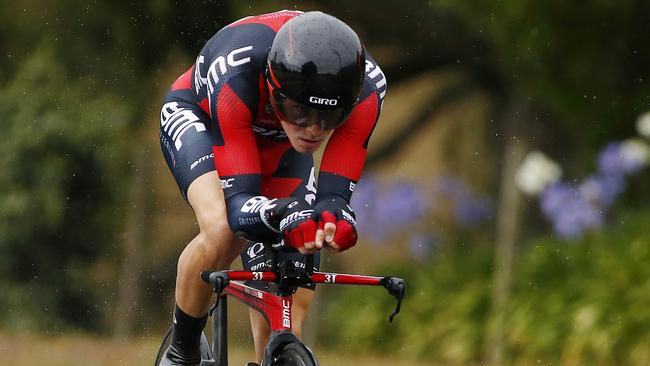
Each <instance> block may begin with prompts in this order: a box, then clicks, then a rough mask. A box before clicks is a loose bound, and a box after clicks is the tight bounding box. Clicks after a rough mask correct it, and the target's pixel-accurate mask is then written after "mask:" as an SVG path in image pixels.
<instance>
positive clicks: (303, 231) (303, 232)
mask: <svg viewBox="0 0 650 366" xmlns="http://www.w3.org/2000/svg"><path fill="white" fill-rule="evenodd" d="M283 200H285V199H283ZM283 211H284V212H283V213H282V219H281V220H280V224H279V227H278V230H279V231H280V233H282V238H283V239H284V243H285V244H286V245H289V246H291V247H292V248H294V249H296V250H297V251H299V252H300V253H302V254H313V253H316V252H318V251H319V250H320V249H321V248H322V244H321V245H320V246H319V247H317V246H316V244H315V238H316V228H317V226H318V224H317V223H316V220H315V217H314V210H312V208H311V206H309V204H307V203H306V202H304V201H301V200H298V199H294V200H293V201H292V202H290V203H288V204H287V205H286V207H285V209H284V210H283Z"/></svg>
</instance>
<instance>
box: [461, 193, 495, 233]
mask: <svg viewBox="0 0 650 366" xmlns="http://www.w3.org/2000/svg"><path fill="white" fill-rule="evenodd" d="M492 214H493V209H492V202H491V201H490V200H489V199H487V198H482V197H475V196H474V195H472V196H466V197H458V199H457V200H456V202H454V216H455V217H456V220H457V221H458V222H459V223H460V224H461V225H462V226H464V227H472V226H476V225H478V224H480V223H482V222H485V221H486V220H487V219H489V218H490V217H491V216H492Z"/></svg>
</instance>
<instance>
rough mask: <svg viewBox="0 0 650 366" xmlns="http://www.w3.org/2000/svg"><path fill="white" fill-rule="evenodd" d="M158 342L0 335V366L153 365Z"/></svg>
mask: <svg viewBox="0 0 650 366" xmlns="http://www.w3.org/2000/svg"><path fill="white" fill-rule="evenodd" d="M158 346H159V340H158V339H153V338H137V339H132V340H114V339H110V338H99V337H94V336H89V335H78V334H76V335H63V336H54V337H53V336H46V335H34V334H28V335H10V334H4V333H0V365H12V366H35V365H48V366H104V365H106V366H108V365H110V366H115V365H153V359H154V357H155V353H156V351H157V350H158ZM316 351H317V352H316V353H317V355H318V358H319V361H320V363H321V365H323V366H328V365H337V366H347V365H355V366H370V365H373V366H377V365H391V366H424V363H415V362H400V361H397V360H395V359H390V358H385V357H373V356H367V355H366V356H359V355H350V354H341V353H337V352H333V351H330V350H316ZM229 356H230V362H229V364H230V365H236V366H239V365H244V364H245V362H247V361H250V360H251V356H252V350H249V349H246V348H243V347H240V348H237V347H232V346H231V348H230V349H229Z"/></svg>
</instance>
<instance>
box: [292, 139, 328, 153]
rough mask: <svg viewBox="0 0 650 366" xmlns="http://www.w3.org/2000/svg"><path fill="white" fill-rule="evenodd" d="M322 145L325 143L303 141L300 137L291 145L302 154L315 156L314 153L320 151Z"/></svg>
mask: <svg viewBox="0 0 650 366" xmlns="http://www.w3.org/2000/svg"><path fill="white" fill-rule="evenodd" d="M322 143H323V141H322V140H320V141H315V140H308V139H303V138H300V137H297V138H295V139H294V140H293V141H291V145H292V146H293V148H294V149H295V150H296V151H297V152H299V153H301V154H313V153H314V152H316V150H318V148H319V147H320V145H321V144H322Z"/></svg>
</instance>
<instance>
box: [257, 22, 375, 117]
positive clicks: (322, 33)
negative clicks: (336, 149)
mask: <svg viewBox="0 0 650 366" xmlns="http://www.w3.org/2000/svg"><path fill="white" fill-rule="evenodd" d="M267 60H268V65H267V66H268V69H267V83H268V85H269V89H270V91H271V94H272V97H271V101H272V104H273V108H274V110H275V111H276V113H277V114H279V116H280V117H281V118H283V119H286V120H287V121H288V122H292V123H295V124H298V125H310V124H313V123H320V124H321V127H323V128H326V129H332V128H335V127H337V126H338V125H340V124H341V123H343V122H344V121H345V120H346V119H347V117H348V116H349V114H350V112H351V111H352V109H353V108H354V106H355V104H356V103H357V101H358V100H359V94H360V92H361V85H362V83H363V78H364V72H365V62H366V61H365V51H364V48H363V45H362V44H361V41H360V40H359V37H358V36H357V34H356V33H355V32H354V31H353V30H352V28H350V27H349V26H348V25H347V24H345V23H343V22H342V21H340V20H338V19H336V18H335V17H333V16H331V15H327V14H324V13H322V12H319V11H311V12H306V13H303V14H300V15H298V16H296V17H295V18H293V19H291V20H289V21H288V22H287V23H285V24H284V25H283V26H282V27H281V28H280V30H279V31H278V33H277V34H276V36H275V39H274V40H273V44H272V45H271V49H270V51H269V55H268V58H267ZM307 112H309V116H310V117H308V116H307V115H306V114H305V113H307ZM315 116H316V117H315Z"/></svg>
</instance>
